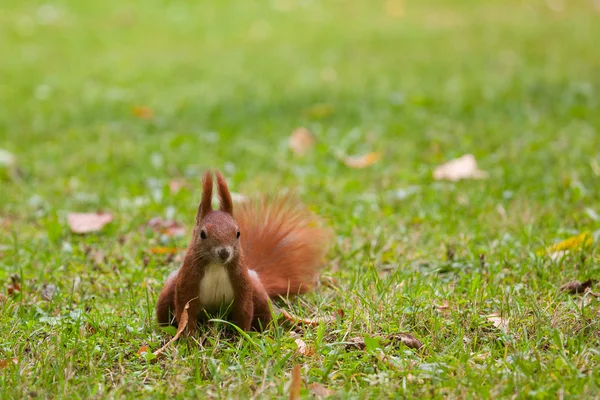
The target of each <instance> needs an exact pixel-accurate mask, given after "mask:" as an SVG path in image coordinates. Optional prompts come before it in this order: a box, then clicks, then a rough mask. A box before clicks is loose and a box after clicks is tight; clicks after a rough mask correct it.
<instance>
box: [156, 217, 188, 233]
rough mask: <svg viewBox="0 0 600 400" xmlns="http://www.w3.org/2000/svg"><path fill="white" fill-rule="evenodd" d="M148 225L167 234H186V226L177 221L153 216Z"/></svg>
mask: <svg viewBox="0 0 600 400" xmlns="http://www.w3.org/2000/svg"><path fill="white" fill-rule="evenodd" d="M148 227H150V228H152V230H154V231H155V232H158V233H160V234H162V235H167V236H184V235H185V227H184V226H183V225H181V224H180V223H179V222H177V221H167V220H164V219H162V218H160V217H155V218H152V219H151V220H150V221H148Z"/></svg>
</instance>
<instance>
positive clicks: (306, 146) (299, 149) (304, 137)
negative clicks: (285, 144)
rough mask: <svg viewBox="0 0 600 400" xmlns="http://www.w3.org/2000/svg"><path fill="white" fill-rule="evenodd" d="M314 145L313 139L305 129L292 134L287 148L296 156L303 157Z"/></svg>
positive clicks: (299, 129)
mask: <svg viewBox="0 0 600 400" xmlns="http://www.w3.org/2000/svg"><path fill="white" fill-rule="evenodd" d="M314 145H315V137H314V136H313V134H312V133H311V132H310V131H309V130H308V129H306V128H298V129H296V130H294V132H292V135H291V136H290V139H289V146H290V149H292V151H293V152H294V153H296V154H298V155H304V154H306V153H307V152H308V150H310V149H311V148H312V147H313V146H314Z"/></svg>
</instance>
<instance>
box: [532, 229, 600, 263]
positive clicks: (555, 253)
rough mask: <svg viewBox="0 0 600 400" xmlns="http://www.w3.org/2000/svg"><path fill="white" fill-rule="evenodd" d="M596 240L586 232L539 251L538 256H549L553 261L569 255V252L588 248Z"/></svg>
mask: <svg viewBox="0 0 600 400" xmlns="http://www.w3.org/2000/svg"><path fill="white" fill-rule="evenodd" d="M593 241H594V239H593V238H592V236H591V235H590V234H589V233H587V232H584V233H582V234H579V235H577V236H572V237H570V238H568V239H565V240H563V241H562V242H559V243H556V244H553V245H551V246H549V247H547V248H546V249H542V250H538V251H537V255H538V256H541V255H544V254H549V255H550V257H551V258H552V259H558V258H560V257H562V256H563V255H565V254H566V253H568V251H569V250H575V249H579V248H583V247H587V246H589V245H591V244H592V242H593Z"/></svg>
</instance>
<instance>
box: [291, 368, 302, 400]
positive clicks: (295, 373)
mask: <svg viewBox="0 0 600 400" xmlns="http://www.w3.org/2000/svg"><path fill="white" fill-rule="evenodd" d="M301 373H302V370H301V369H300V364H296V366H294V369H293V370H292V382H291V384H290V400H298V399H299V398H300V389H301V388H302V375H301Z"/></svg>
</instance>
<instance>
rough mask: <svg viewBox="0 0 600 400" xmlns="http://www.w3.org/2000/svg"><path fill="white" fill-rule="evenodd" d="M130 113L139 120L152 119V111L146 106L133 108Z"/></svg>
mask: <svg viewBox="0 0 600 400" xmlns="http://www.w3.org/2000/svg"><path fill="white" fill-rule="evenodd" d="M131 113H132V114H133V115H134V116H136V117H138V118H140V119H152V118H154V111H153V110H152V109H151V108H150V107H147V106H134V107H132V108H131Z"/></svg>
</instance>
